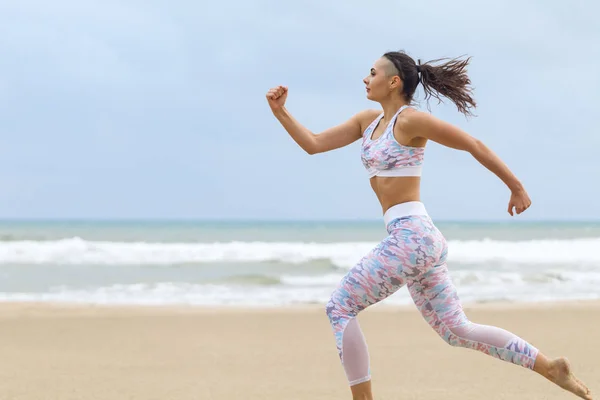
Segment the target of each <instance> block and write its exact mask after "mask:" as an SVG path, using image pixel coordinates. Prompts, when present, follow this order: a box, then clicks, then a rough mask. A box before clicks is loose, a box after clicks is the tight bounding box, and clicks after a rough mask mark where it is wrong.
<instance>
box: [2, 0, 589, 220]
mask: <svg viewBox="0 0 600 400" xmlns="http://www.w3.org/2000/svg"><path fill="white" fill-rule="evenodd" d="M599 11H600V5H598V3H597V2H593V1H592V0H588V1H572V2H564V1H557V0H544V1H542V0H536V1H529V2H517V1H516V0H507V1H504V2H492V3H482V2H480V1H475V0H460V1H452V2H447V1H413V2H398V1H395V0H372V1H371V2H370V3H367V2H363V1H356V0H350V1H348V0H346V1H329V2H321V1H317V0H308V1H302V2H283V1H275V0H272V1H271V0H269V1H266V0H257V1H252V2H248V1H242V0H235V1H232V0H222V1H219V2H207V1H200V2H198V1H191V0H190V1H188V0H180V1H177V2H166V1H161V2H159V1H152V0H150V1H148V0H145V1H141V0H130V1H114V0H102V1H99V0H98V1H92V0H77V1H76V0H54V1H52V2H48V1H47V0H19V1H18V2H17V1H10V0H0V55H1V56H0V182H1V183H2V190H0V218H11V219H12V218H17V219H21V218H26V219H37V218H50V219H60V218H69V219H70V218H77V219H78V218H91V219H140V218H144V219H146V218H152V219H252V220H257V219H258V220H260V219H308V220H315V219H328V220H337V219H343V220H362V219H368V220H371V219H373V220H374V219H380V218H381V208H380V206H379V204H378V202H377V199H376V197H375V195H374V194H373V192H372V190H371V188H370V186H369V182H368V178H367V175H366V172H365V170H364V168H363V166H362V164H361V162H360V147H359V144H358V143H355V144H352V145H350V146H348V147H345V148H343V149H338V150H335V151H332V152H329V153H325V154H319V155H312V156H311V155H307V154H306V153H304V152H303V151H302V150H301V149H300V148H299V147H298V146H297V145H296V144H295V143H294V142H293V141H292V140H291V138H290V137H289V135H288V134H287V133H286V132H285V130H283V128H281V126H280V125H279V124H278V122H277V120H276V119H275V118H274V117H273V115H272V114H271V112H270V109H269V107H268V105H267V102H266V100H265V94H266V92H267V91H268V89H269V88H270V87H272V86H276V85H279V84H282V85H286V86H288V87H289V96H288V101H287V108H288V109H289V110H290V112H291V113H292V115H293V116H294V117H295V118H297V119H298V120H299V121H300V122H301V123H302V124H303V125H305V126H306V127H307V128H309V129H310V130H312V131H313V132H315V133H319V132H321V131H322V130H324V129H327V128H329V127H331V126H334V125H337V124H339V123H341V122H344V121H345V120H347V119H348V118H350V117H351V116H352V115H353V114H355V113H357V112H359V111H360V110H362V109H365V108H377V107H378V104H376V103H372V102H370V101H368V100H367V99H366V97H365V91H364V84H363V83H362V79H363V78H364V76H366V74H368V72H369V69H370V67H371V65H372V64H373V62H374V61H375V60H376V59H377V58H378V57H380V56H381V55H382V54H383V53H385V52H386V51H390V50H405V51H407V52H408V53H409V54H410V55H411V56H413V57H414V58H415V59H417V58H419V59H421V60H422V62H424V61H427V60H431V59H436V58H440V57H457V56H462V55H468V56H471V57H472V60H471V64H470V67H469V76H470V77H471V80H472V82H473V87H474V95H475V99H476V101H477V102H478V108H477V110H476V111H475V112H476V114H477V116H476V117H473V118H466V117H464V116H463V115H462V114H460V113H459V112H458V111H457V110H456V107H454V106H453V105H452V104H451V103H448V102H447V103H443V104H437V102H436V101H435V100H434V101H432V102H430V110H431V112H432V113H433V114H434V115H435V116H436V117H438V118H442V119H444V120H446V121H448V122H450V123H453V124H455V125H457V126H459V127H460V128H462V129H464V130H465V131H467V132H468V133H469V134H471V135H473V136H475V137H477V138H479V139H481V140H482V141H483V142H484V143H485V144H486V145H488V147H490V148H491V149H492V150H493V151H494V152H496V153H497V154H498V155H499V156H500V157H501V158H502V160H504V161H505V162H506V163H507V165H508V166H509V168H511V170H512V171H513V172H514V173H515V174H516V175H517V177H518V178H519V179H520V180H521V181H522V182H523V184H524V185H525V188H526V189H527V191H528V193H529V195H530V196H531V199H532V207H531V208H530V209H529V210H528V211H527V212H526V213H524V214H522V215H520V216H518V217H513V219H518V220H524V221H525V220H557V219H600V201H598V197H599V196H600V185H599V183H600V160H598V159H597V154H598V151H599V150H598V149H599V148H600V132H599V129H598V109H599V106H600V77H599V75H600V74H599V73H598V72H599V71H600V46H598V43H600V26H599V25H598V23H597V20H596V17H595V16H596V15H597V14H598V12H599ZM422 99H423V92H422V90H421V89H419V90H418V92H417V100H418V101H419V103H418V106H419V107H420V108H421V109H423V110H425V111H428V109H427V104H426V103H425V102H423V101H422ZM425 157H426V158H425V166H424V171H423V178H422V190H421V191H422V201H423V202H424V203H425V205H426V207H427V208H428V210H429V212H430V214H431V215H432V216H433V217H434V219H439V220H505V219H509V218H510V217H509V216H508V214H507V211H506V210H507V204H508V200H509V195H510V193H509V191H508V189H507V188H506V187H505V186H504V184H503V183H502V182H501V181H500V180H499V179H498V178H497V177H495V176H494V175H493V174H492V173H491V172H489V171H487V170H486V169H485V168H484V167H483V166H481V165H479V164H478V162H477V161H476V160H475V159H474V158H473V157H472V156H471V155H470V154H468V153H465V152H461V151H457V150H452V149H448V148H445V147H443V146H441V145H438V144H436V143H431V142H430V143H429V144H428V145H427V153H426V156H425Z"/></svg>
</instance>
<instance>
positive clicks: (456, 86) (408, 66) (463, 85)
mask: <svg viewBox="0 0 600 400" xmlns="http://www.w3.org/2000/svg"><path fill="white" fill-rule="evenodd" d="M383 56H384V57H385V58H387V59H388V60H389V61H391V62H392V64H394V66H395V67H396V69H397V70H398V74H399V76H400V78H401V79H402V81H403V83H404V89H403V94H404V97H405V98H406V101H408V102H409V103H410V102H412V100H413V96H414V94H415V91H416V90H417V85H418V84H419V82H421V84H422V85H423V90H424V91H425V100H427V99H428V98H430V97H435V98H436V99H438V101H439V102H442V98H441V96H444V97H446V98H448V99H450V100H451V101H452V102H453V103H454V104H455V105H456V107H457V108H458V111H460V112H461V113H463V114H465V115H467V116H468V115H473V114H472V113H471V110H470V109H471V108H475V107H476V106H477V105H476V104H475V100H474V99H473V97H472V96H471V93H472V88H471V87H470V84H471V80H470V79H469V76H468V75H467V72H466V67H467V65H468V64H469V61H470V59H471V58H470V57H468V58H467V59H465V60H460V59H459V58H453V59H448V58H440V59H437V60H432V61H428V62H426V63H425V64H421V60H419V64H418V65H417V63H415V60H413V59H412V58H411V57H410V56H409V55H407V54H406V53H405V52H403V51H391V52H387V53H385V54H384V55H383ZM440 61H446V62H445V63H443V64H439V65H432V63H438V62H440ZM419 74H420V75H421V76H419Z"/></svg>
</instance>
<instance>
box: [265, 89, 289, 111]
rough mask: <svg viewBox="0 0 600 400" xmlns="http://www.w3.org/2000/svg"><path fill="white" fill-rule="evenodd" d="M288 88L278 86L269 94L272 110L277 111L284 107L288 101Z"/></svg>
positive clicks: (268, 98) (270, 90)
mask: <svg viewBox="0 0 600 400" xmlns="http://www.w3.org/2000/svg"><path fill="white" fill-rule="evenodd" d="M287 94H288V88H287V87H286V86H276V87H274V88H271V89H269V91H268V92H267V101H268V102H269V107H271V110H273V111H275V110H277V109H280V108H281V107H283V106H284V104H285V100H286V99H287Z"/></svg>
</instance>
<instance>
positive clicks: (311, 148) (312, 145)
mask: <svg viewBox="0 0 600 400" xmlns="http://www.w3.org/2000/svg"><path fill="white" fill-rule="evenodd" d="M314 136H315V135H314V134H313V137H312V140H311V141H310V142H309V143H307V144H306V145H305V146H304V147H303V149H304V151H305V152H306V154H308V155H310V156H312V155H315V154H319V153H320V152H321V151H320V150H319V143H318V142H317V138H316V137H314Z"/></svg>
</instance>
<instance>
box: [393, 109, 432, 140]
mask: <svg viewBox="0 0 600 400" xmlns="http://www.w3.org/2000/svg"><path fill="white" fill-rule="evenodd" d="M401 116H402V118H398V119H399V120H401V121H398V122H400V123H397V124H396V126H398V128H399V129H401V130H402V131H403V132H405V133H406V134H408V135H409V136H411V137H417V136H420V133H423V132H426V131H428V130H430V129H434V128H435V127H436V126H437V125H438V124H440V123H441V122H442V121H440V120H439V119H438V118H436V117H434V116H433V115H431V114H430V113H427V112H424V111H420V110H417V109H414V108H409V109H407V110H405V111H404V112H402V114H401Z"/></svg>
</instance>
